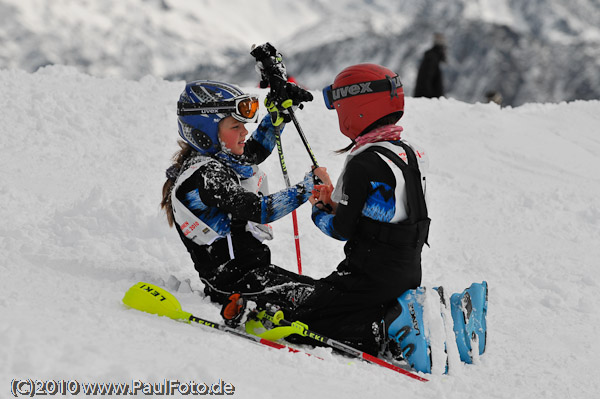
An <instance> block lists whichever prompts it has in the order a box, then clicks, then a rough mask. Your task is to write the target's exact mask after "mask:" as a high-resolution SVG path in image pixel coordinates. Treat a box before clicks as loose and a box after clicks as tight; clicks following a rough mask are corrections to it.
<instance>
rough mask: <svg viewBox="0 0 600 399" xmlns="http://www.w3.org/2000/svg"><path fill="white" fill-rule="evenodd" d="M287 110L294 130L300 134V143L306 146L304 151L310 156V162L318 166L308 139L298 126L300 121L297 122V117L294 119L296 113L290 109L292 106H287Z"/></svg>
mask: <svg viewBox="0 0 600 399" xmlns="http://www.w3.org/2000/svg"><path fill="white" fill-rule="evenodd" d="M288 112H289V113H290V117H291V118H292V122H294V126H295V127H296V131H298V134H299V135H300V139H301V140H302V144H304V148H306V151H307V152H308V156H309V157H310V160H311V161H312V163H313V165H314V166H315V168H318V167H319V163H318V162H317V158H316V157H315V154H314V153H313V151H312V149H311V148H310V145H309V144H308V140H307V139H306V136H305V135H304V132H303V131H302V128H301V127H300V123H299V122H298V119H296V113H295V112H294V110H293V109H292V107H290V108H288Z"/></svg>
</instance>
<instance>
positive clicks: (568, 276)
mask: <svg viewBox="0 0 600 399" xmlns="http://www.w3.org/2000/svg"><path fill="white" fill-rule="evenodd" d="M183 86H184V83H183V82H168V81H163V80H160V79H157V78H152V77H146V78H143V79H141V80H139V81H131V80H124V79H117V78H103V79H101V78H97V77H91V76H89V75H85V74H82V73H80V72H77V71H76V70H75V69H73V68H67V67H46V68H42V69H41V70H40V71H38V72H36V73H27V72H24V71H17V70H0V87H2V90H0V120H1V121H2V123H1V124H0V155H1V156H0V170H1V171H2V177H1V182H2V183H1V184H0V201H1V203H2V206H0V276H1V277H0V293H1V295H0V318H1V320H2V322H1V323H0V359H2V361H1V362H0V397H2V398H8V397H11V395H10V387H11V380H13V379H16V378H32V379H56V380H61V379H64V380H78V381H79V382H104V381H106V382H108V381H112V382H121V383H130V382H131V381H132V380H141V381H144V382H160V381H163V380H164V379H178V380H180V381H190V380H192V381H195V382H197V383H200V382H206V383H209V384H210V383H213V382H217V381H218V380H219V379H222V380H224V381H226V382H228V383H230V384H233V385H234V386H235V395H234V397H237V398H257V397H261V398H282V397H286V398H307V397H310V398H331V397H341V398H356V399H359V398H360V399H362V398H367V397H373V398H403V397H407V398H408V397H419V398H432V399H433V398H436V399H437V398H440V397H445V398H539V397H544V398H560V399H562V398H567V397H570V398H590V397H594V395H595V394H597V392H598V391H599V390H600V384H599V382H598V379H597V370H598V367H597V365H598V360H597V359H598V358H600V340H599V339H598V337H597V331H598V330H599V329H600V314H599V312H598V310H597V304H598V299H597V297H598V289H599V286H600V282H599V279H600V276H599V274H600V273H599V272H598V259H600V246H598V242H600V205H599V203H598V198H599V197H600V175H599V174H598V170H599V167H600V155H599V154H600V139H599V138H598V126H600V102H598V101H589V102H574V103H568V104H567V103H561V104H530V105H526V106H522V107H518V108H502V109H501V108H499V107H498V106H495V105H491V104H485V105H484V104H466V103H462V102H458V101H455V100H426V99H412V98H407V101H406V104H407V105H406V114H405V116H404V118H403V119H402V121H401V123H400V124H401V125H402V126H404V129H405V130H404V132H405V137H406V138H407V139H409V140H412V141H416V142H420V143H421V144H422V145H423V146H425V148H426V149H427V150H428V151H429V156H430V174H429V181H428V183H429V184H428V191H429V192H428V195H429V198H430V201H431V202H430V212H431V217H432V219H433V223H432V226H431V236H430V244H431V248H426V249H425V250H424V259H423V266H424V281H423V285H425V286H429V287H431V286H434V285H438V284H442V285H444V286H445V287H446V289H447V290H448V292H456V291H458V290H462V289H463V288H464V287H466V286H467V285H469V284H470V283H471V282H473V281H481V280H484V279H485V280H487V281H488V282H489V285H490V293H489V298H490V303H489V312H488V323H489V331H488V338H489V343H488V348H487V352H486V354H485V355H484V356H483V357H482V358H481V360H480V363H479V364H477V365H473V366H460V367H458V368H455V369H453V370H452V371H451V374H450V375H448V376H440V375H433V376H430V378H431V381H430V382H428V383H419V382H415V381H412V380H410V379H408V378H405V377H402V376H400V375H398V374H395V373H392V372H388V371H385V370H382V369H380V368H377V367H374V366H370V365H367V364H363V363H360V362H356V361H352V362H350V361H349V360H348V359H345V358H341V357H339V356H337V355H335V356H334V355H332V354H331V353H330V352H329V351H327V350H324V349H320V350H316V351H315V352H316V353H318V354H319V355H320V356H321V357H322V358H323V359H324V360H318V359H315V358H311V357H307V356H303V355H294V354H287V353H282V352H280V351H274V350H268V349H265V348H263V347H259V346H255V345H252V344H251V343H248V342H246V341H244V340H241V339H238V338H236V337H232V336H228V335H225V334H222V333H219V332H217V331H214V330H205V329H203V328H202V327H200V326H197V325H196V326H190V325H187V324H183V323H177V322H174V321H172V320H170V319H166V318H159V317H156V316H152V315H148V314H144V313H140V312H137V311H135V310H131V309H127V308H125V307H124V306H123V305H122V303H121V299H122V297H123V295H124V293H125V292H126V290H127V289H128V288H129V287H130V286H131V285H133V284H135V283H137V282H138V281H141V280H143V281H148V282H151V283H156V284H158V285H161V286H163V287H169V284H168V282H169V278H170V276H171V275H173V276H175V277H176V278H177V279H179V280H184V279H186V278H189V279H190V280H191V283H192V284H191V285H192V288H193V289H194V290H201V288H202V287H201V284H200V283H199V281H198V280H197V278H196V276H195V272H194V270H193V266H192V263H191V261H190V259H189V257H188V255H187V253H186V251H185V249H184V247H183V245H182V244H181V243H180V242H179V238H178V237H177V234H176V233H175V231H173V230H169V229H168V228H167V224H166V221H165V219H164V216H163V215H162V214H161V213H160V211H159V207H158V204H159V201H160V197H161V194H160V192H161V187H162V184H163V181H164V170H165V169H166V168H167V167H168V166H169V164H170V163H169V158H170V156H171V155H172V153H173V152H175V150H176V149H177V146H176V144H175V142H176V139H177V138H178V136H177V131H176V122H175V121H176V115H175V103H176V101H177V98H178V95H179V93H180V91H181V90H182V89H183ZM251 90H252V89H251ZM259 93H260V94H261V95H265V92H259ZM314 94H315V97H316V100H315V101H314V102H313V103H310V104H308V105H307V107H306V108H305V109H304V110H303V111H301V112H299V114H298V117H299V120H300V123H301V124H302V127H303V128H304V130H305V133H306V135H307V137H308V139H309V141H310V144H311V146H312V148H313V150H314V152H315V153H316V156H317V159H318V160H319V162H320V163H321V164H322V165H324V166H327V167H328V168H329V171H330V172H331V174H332V176H334V177H336V176H337V175H338V174H339V172H340V170H341V167H342V164H343V156H335V155H333V154H332V151H333V150H335V149H338V148H341V147H343V146H345V145H346V144H347V140H346V139H345V137H344V136H342V135H341V134H340V133H339V132H338V129H337V120H336V116H335V113H333V112H329V111H327V110H326V109H325V107H324V106H323V103H322V99H321V98H320V97H319V93H318V92H315V93H314ZM283 146H284V151H285V153H286V161H287V165H288V169H289V172H290V175H291V180H292V181H293V182H296V181H299V180H300V179H301V177H302V175H303V174H304V172H305V171H306V170H308V169H309V168H310V159H309V157H308V156H307V154H306V153H305V151H304V149H303V147H302V144H301V143H300V140H299V138H298V135H297V134H296V133H295V131H294V128H293V126H288V127H287V128H286V131H285V134H284V136H283ZM264 169H265V170H266V171H267V172H268V173H269V175H270V180H271V181H270V186H271V188H272V189H279V188H282V187H284V182H283V178H282V177H281V172H280V169H279V165H278V163H277V159H276V157H275V156H273V157H271V158H270V159H268V160H267V161H266V162H265V164H264ZM298 218H299V222H300V234H301V237H300V240H301V247H302V256H303V267H304V271H305V273H306V274H309V275H311V276H314V277H322V276H325V275H327V274H328V273H329V272H331V271H332V270H333V269H334V268H335V266H336V265H337V263H338V262H339V261H340V260H341V259H342V244H341V243H339V242H336V241H334V240H332V239H328V238H327V237H325V236H323V235H322V234H321V233H320V232H319V231H318V230H317V229H316V228H315V227H314V226H313V225H312V222H311V221H310V218H309V208H308V207H307V206H303V207H301V208H300V209H299V212H298ZM273 225H274V229H275V232H276V239H275V240H274V242H273V244H272V245H271V248H272V251H273V261H274V263H276V264H278V265H281V266H283V267H286V268H288V269H290V270H295V268H296V261H295V250H294V242H293V237H292V222H291V220H290V219H289V218H285V219H282V220H280V221H278V222H276V223H274V224H273ZM172 292H173V293H174V294H175V295H176V296H177V298H178V299H179V300H180V302H181V303H182V305H183V308H184V309H185V310H188V311H190V312H192V313H194V314H198V315H199V316H203V317H205V318H208V319H214V320H215V321H217V320H219V316H218V313H219V310H218V309H217V307H216V306H214V305H212V304H211V303H209V302H208V301H207V300H206V299H205V298H204V297H202V296H200V295H198V294H197V293H191V292H189V291H186V290H182V291H176V290H172ZM81 395H82V396H83V393H82V394H81ZM171 397H173V396H171Z"/></svg>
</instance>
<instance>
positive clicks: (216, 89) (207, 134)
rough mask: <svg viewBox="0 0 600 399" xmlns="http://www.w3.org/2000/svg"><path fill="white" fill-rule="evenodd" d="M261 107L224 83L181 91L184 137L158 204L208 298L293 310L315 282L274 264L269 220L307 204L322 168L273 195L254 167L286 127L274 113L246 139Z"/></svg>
mask: <svg viewBox="0 0 600 399" xmlns="http://www.w3.org/2000/svg"><path fill="white" fill-rule="evenodd" d="M289 96H290V98H291V99H293V100H294V103H295V104H299V103H300V102H302V101H310V100H312V95H311V94H310V93H308V92H307V91H305V90H303V89H301V88H299V87H298V86H295V85H293V86H290V93H289ZM258 107H259V103H258V99H257V97H255V96H251V95H248V94H245V93H243V92H242V91H241V90H240V89H239V88H237V87H235V86H234V85H231V84H228V83H223V82H215V81H208V80H200V81H195V82H190V83H188V84H187V85H186V86H185V89H184V90H183V92H182V93H181V96H180V99H179V102H178V103H177V114H178V130H179V135H180V136H181V138H182V139H183V140H181V141H179V145H180V147H181V150H180V151H179V152H178V153H177V154H175V156H174V158H173V161H174V162H173V165H172V166H171V167H170V168H168V169H167V181H166V182H165V184H164V186H163V200H162V203H161V206H162V208H163V209H164V210H165V212H166V214H167V218H168V222H169V225H171V226H175V228H176V229H177V232H178V233H179V236H180V238H181V240H182V242H183V244H184V245H185V246H186V248H187V250H188V252H189V253H190V256H191V258H192V261H193V262H194V267H195V269H196V271H197V272H198V274H199V276H200V279H201V280H202V282H203V283H204V285H205V293H206V294H207V295H208V296H210V298H211V299H212V300H213V301H215V302H218V303H221V304H227V303H228V302H229V301H231V299H230V296H232V294H234V295H243V296H244V298H245V299H252V300H255V301H257V302H259V301H260V302H263V303H264V302H269V303H270V304H279V305H280V306H285V307H290V306H292V307H293V306H295V305H296V304H298V303H300V302H301V300H302V298H305V297H306V296H308V295H309V294H310V293H311V292H312V289H313V286H314V281H313V280H312V279H311V278H310V277H307V276H300V275H297V274H295V273H292V272H289V271H287V270H285V269H283V268H280V267H278V266H275V265H273V264H271V259H270V251H269V247H268V246H267V245H265V244H264V243H263V241H265V240H270V239H272V237H273V232H272V229H271V227H270V226H269V225H268V223H270V222H273V221H275V220H277V219H280V218H281V217H283V216H285V215H287V214H289V213H290V212H292V211H293V210H294V209H296V208H298V207H299V206H300V205H302V204H303V203H304V202H306V201H307V200H308V198H309V196H310V195H311V191H312V189H313V179H314V177H313V176H314V175H313V173H318V174H321V173H322V170H316V171H315V172H313V171H310V172H308V173H307V174H306V176H305V177H304V179H303V180H302V181H300V182H299V183H297V184H295V185H293V186H291V187H289V188H286V189H283V190H281V191H278V192H275V193H270V192H269V190H268V185H267V176H266V175H265V173H263V172H262V171H261V170H260V169H259V167H258V165H259V164H260V163H261V162H263V161H264V160H265V159H266V158H267V157H268V156H269V155H270V154H271V151H272V150H273V148H274V146H275V143H276V136H275V135H276V134H278V133H277V131H276V130H282V129H281V128H282V127H283V124H282V123H281V118H277V117H275V118H274V120H275V123H276V124H278V126H277V127H276V126H274V124H273V123H274V122H273V121H272V120H271V119H272V117H273V112H271V114H267V115H266V116H265V117H264V118H263V119H262V121H261V122H260V124H259V126H258V128H257V129H256V130H255V131H254V132H253V133H252V135H251V136H250V137H249V138H247V135H248V131H247V130H246V127H245V123H247V122H256V120H257V115H258V113H257V111H258ZM275 114H276V112H275ZM246 139H247V140H246Z"/></svg>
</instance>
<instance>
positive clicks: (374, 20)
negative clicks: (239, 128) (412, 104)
mask: <svg viewBox="0 0 600 399" xmlns="http://www.w3.org/2000/svg"><path fill="white" fill-rule="evenodd" d="M0 23H1V25H0V26H2V29H1V30H0V44H1V45H0V67H3V68H10V67H18V68H22V69H24V70H26V71H35V70H37V68H39V67H40V66H44V65H48V64H66V65H73V66H76V67H77V68H78V69H79V70H82V71H85V72H87V73H91V74H93V75H96V76H117V77H124V78H130V79H139V78H141V77H143V76H145V75H147V74H151V75H156V76H160V77H165V78H168V79H175V80H177V79H186V80H193V79H201V78H211V79H224V80H229V81H232V82H236V83H238V84H241V85H254V84H256V82H257V75H256V73H255V71H254V68H253V65H252V64H253V62H252V59H251V57H250V56H249V54H248V52H249V48H250V45H251V44H253V43H262V42H265V41H270V42H272V43H273V44H274V45H275V46H276V47H278V48H279V49H280V51H282V53H283V54H284V57H285V59H286V63H287V66H288V69H289V72H290V73H291V74H293V75H294V76H295V77H296V78H297V80H298V81H299V82H300V83H302V84H304V85H305V86H307V87H309V88H312V89H320V88H321V87H323V86H325V85H327V84H330V83H331V81H332V80H333V77H334V76H335V75H336V74H337V72H339V71H340V70H341V69H342V68H344V67H345V66H348V65H350V64H355V63H359V62H377V63H381V64H384V65H386V66H389V67H390V68H392V69H394V70H397V71H398V72H399V73H400V76H401V77H402V79H403V82H404V85H405V89H406V92H407V93H408V94H411V93H412V91H413V85H414V81H415V78H416V71H417V68H418V63H419V61H420V59H421V56H422V53H423V52H424V51H425V50H426V49H427V48H429V46H430V42H431V35H432V33H433V32H434V31H440V32H444V33H445V34H446V36H447V39H448V42H449V60H448V63H447V64H446V65H445V66H444V71H445V76H446V86H447V96H449V97H453V98H456V99H459V100H462V101H467V102H476V101H483V100H484V94H485V92H486V91H488V90H497V91H499V92H500V93H501V94H502V95H503V97H504V100H505V104H506V105H513V106H516V105H521V104H523V103H526V102H559V101H565V100H574V99H597V98H600V0H573V1H569V2H565V1H563V0H530V1H521V0H497V1H492V0H478V1H473V0H450V1H445V2H439V1H435V0H422V1H419V2H414V1H409V0H400V1H394V2H389V1H384V0H370V1H366V0H339V1H336V2H329V1H326V0H307V1H303V2H294V1H276V0H266V1H260V2H252V3H250V2H244V1H241V0H230V1H226V2H223V1H217V0H203V1H194V2H187V1H185V0H125V1H123V0H107V1H103V2H92V1H87V2H82V1H76V0H57V1H53V2H48V3H46V2H41V3H40V2H39V1H36V0H1V1H0Z"/></svg>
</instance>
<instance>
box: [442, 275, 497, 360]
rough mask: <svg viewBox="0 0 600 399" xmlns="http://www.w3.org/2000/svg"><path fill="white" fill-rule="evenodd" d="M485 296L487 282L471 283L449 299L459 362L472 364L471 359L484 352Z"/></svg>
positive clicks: (485, 337)
mask: <svg viewBox="0 0 600 399" xmlns="http://www.w3.org/2000/svg"><path fill="white" fill-rule="evenodd" d="M487 296H488V286H487V282H486V281H483V282H481V283H473V284H471V286H470V287H469V288H467V289H466V290H464V291H463V292H462V293H460V294H453V295H452V296H451V297H450V309H451V312H452V319H453V321H454V335H455V336H456V345H457V346H458V352H459V354H460V360H462V361H463V362H465V363H468V364H471V363H473V358H474V357H478V356H479V355H481V354H483V352H484V351H485V344H486V339H487V328H486V314H487V303H488V301H487V299H488V298H487ZM473 350H475V352H473Z"/></svg>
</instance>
